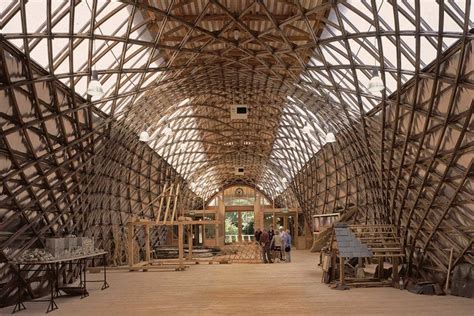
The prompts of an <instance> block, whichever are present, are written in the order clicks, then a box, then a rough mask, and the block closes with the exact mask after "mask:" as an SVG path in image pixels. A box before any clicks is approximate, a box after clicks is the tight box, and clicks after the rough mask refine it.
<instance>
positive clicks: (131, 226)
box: [127, 223, 134, 268]
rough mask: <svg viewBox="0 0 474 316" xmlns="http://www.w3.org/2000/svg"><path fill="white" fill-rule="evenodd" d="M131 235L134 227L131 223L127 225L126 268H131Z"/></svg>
mask: <svg viewBox="0 0 474 316" xmlns="http://www.w3.org/2000/svg"><path fill="white" fill-rule="evenodd" d="M133 234H134V226H133V223H127V241H128V266H129V267H130V268H131V267H133V253H134V251H133V244H134V243H133Z"/></svg>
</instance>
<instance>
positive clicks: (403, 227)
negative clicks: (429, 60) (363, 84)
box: [290, 39, 474, 282]
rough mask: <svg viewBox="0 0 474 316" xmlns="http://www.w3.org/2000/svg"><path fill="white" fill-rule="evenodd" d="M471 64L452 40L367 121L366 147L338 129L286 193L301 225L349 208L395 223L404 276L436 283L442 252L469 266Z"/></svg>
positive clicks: (361, 218) (472, 226) (473, 236)
mask: <svg viewBox="0 0 474 316" xmlns="http://www.w3.org/2000/svg"><path fill="white" fill-rule="evenodd" d="M437 65H439V67H438V66H437ZM473 67H474V54H473V47H472V41H471V40H469V39H466V40H464V41H459V42H458V43H457V44H455V45H454V46H453V47H452V48H451V49H449V50H448V51H447V52H446V53H445V54H443V55H440V56H438V59H437V60H436V61H435V62H433V64H432V65H430V66H428V67H427V68H426V69H424V70H422V71H421V72H417V75H416V76H415V77H414V78H413V79H412V80H411V81H409V82H408V83H407V84H406V85H405V86H403V87H401V89H400V91H399V93H395V94H394V95H392V96H390V97H389V98H388V99H387V100H386V101H385V103H384V104H385V106H384V107H382V105H380V106H379V107H377V108H375V109H374V110H373V111H371V112H369V113H368V114H367V115H366V119H365V121H366V124H367V128H366V129H367V131H368V143H369V147H367V146H365V144H364V141H363V139H362V136H361V135H358V134H357V133H354V129H353V128H344V129H342V130H341V131H340V132H339V133H338V134H337V135H336V139H337V142H336V143H333V144H326V145H325V146H324V148H323V149H322V150H321V151H319V152H318V153H317V154H316V155H315V156H314V157H313V158H312V159H311V160H310V161H309V162H308V163H307V164H306V165H305V166H304V167H303V168H302V170H301V171H300V172H299V174H298V175H297V176H296V177H295V179H294V181H293V183H292V184H291V186H290V188H291V189H293V191H294V192H295V194H296V196H297V197H298V200H299V202H300V204H301V207H302V208H303V209H304V211H305V214H306V218H307V220H309V221H310V220H311V216H312V215H313V214H322V213H331V212H337V211H345V210H348V209H350V208H352V207H356V208H357V209H358V214H357V215H356V217H355V221H357V222H363V223H364V222H367V223H393V224H396V225H397V226H398V227H399V230H400V233H401V235H402V237H403V245H404V247H405V249H406V252H407V263H408V268H409V269H410V271H411V273H413V274H416V273H418V272H419V273H420V274H422V275H423V276H425V277H432V278H434V279H435V280H437V281H439V282H444V278H445V277H446V271H447V268H448V262H449V252H450V249H451V247H452V248H453V251H454V260H453V263H454V264H456V263H459V262H463V261H466V262H470V263H471V264H472V263H474V253H473V240H474V203H473V194H474V191H473V184H474V181H473V157H474V153H473V150H472V148H473V141H474V134H473V121H472V111H473V108H474V103H473V94H472V91H473V82H474V81H473V79H474V77H473ZM382 122H383V124H382ZM355 130H357V129H355ZM382 135H383V136H384V137H383V138H382V137H381V136H382ZM364 147H365V148H368V149H367V150H364ZM310 223H311V221H310Z"/></svg>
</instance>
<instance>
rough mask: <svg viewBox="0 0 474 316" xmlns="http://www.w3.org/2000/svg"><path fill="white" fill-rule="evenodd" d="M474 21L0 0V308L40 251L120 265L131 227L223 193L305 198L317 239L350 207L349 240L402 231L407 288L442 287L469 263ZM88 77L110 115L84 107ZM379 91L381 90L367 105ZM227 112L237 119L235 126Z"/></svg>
mask: <svg viewBox="0 0 474 316" xmlns="http://www.w3.org/2000/svg"><path fill="white" fill-rule="evenodd" d="M471 12H472V7H471V1H470V0H465V1H453V0H441V1H437V2H434V1H433V3H429V1H408V0H407V1H376V0H371V1H369V0H363V1H355V0H352V1H351V0H347V1H339V0H332V1H325V0H294V1H291V0H241V1H233V0H163V1H157V0H136V1H126V0H125V1H116V2H108V1H107V2H106V1H98V0H87V1H80V0H77V1H76V0H75V1H51V0H49V1H38V2H35V1H30V2H28V1H23V0H22V1H2V3H1V4H0V17H1V20H0V90H1V94H0V109H1V111H0V127H1V139H0V172H1V174H2V187H1V188H2V191H1V192H0V246H1V249H0V250H1V251H0V276H1V277H0V298H1V299H0V301H1V302H2V304H8V303H9V302H11V299H12V297H13V296H14V295H15V293H16V283H15V282H16V281H15V280H16V278H15V275H16V271H15V268H14V266H13V265H11V264H10V262H11V260H12V259H14V258H16V257H18V256H20V255H21V254H22V253H23V252H24V251H25V250H26V249H28V248H30V247H38V246H39V247H40V246H42V244H43V243H44V238H46V237H51V236H61V235H64V234H65V233H75V234H78V235H87V236H92V237H93V238H94V239H95V241H96V245H98V246H99V247H101V248H103V249H106V250H107V251H109V252H111V253H115V254H117V255H116V258H115V259H116V260H117V262H118V263H123V262H125V261H126V256H127V251H126V249H121V250H120V251H118V253H117V249H118V244H119V243H120V244H122V245H126V240H125V239H126V236H125V224H126V223H127V222H128V221H130V220H131V219H132V218H134V217H144V218H147V219H152V220H157V219H156V218H154V216H155V214H158V213H159V212H156V211H157V207H158V206H157V205H156V204H154V203H152V201H155V200H156V199H157V197H158V196H159V195H160V194H161V193H162V191H163V190H164V188H165V186H166V185H170V184H171V183H174V184H176V183H180V186H181V188H182V189H181V193H180V194H181V196H180V201H181V203H182V205H181V208H182V209H195V208H198V207H200V206H202V205H203V203H204V204H205V203H206V202H207V201H209V200H210V199H212V197H213V196H214V195H215V193H216V192H218V191H219V190H222V189H223V188H226V187H229V186H232V185H248V186H251V187H254V188H256V189H258V190H260V191H261V192H262V193H263V194H264V195H265V196H268V197H270V198H272V199H274V200H275V201H276V205H277V206H285V205H288V201H289V200H290V201H297V203H298V204H299V206H300V207H301V209H302V210H303V212H304V216H305V218H306V220H307V223H308V225H310V226H311V225H312V220H311V219H312V215H314V214H324V213H333V212H345V211H346V210H353V209H354V208H355V209H356V210H357V211H356V214H355V216H354V217H353V221H354V222H356V223H371V224H393V225H395V226H396V227H397V229H398V232H399V234H400V236H401V241H402V244H403V248H404V250H405V252H406V263H407V267H408V269H409V271H410V273H411V274H412V275H421V276H423V277H427V278H432V279H435V280H437V281H440V282H441V283H442V282H443V280H444V279H445V278H446V274H447V273H446V272H447V268H448V265H449V256H450V251H451V249H452V253H453V266H455V265H456V264H457V263H460V262H469V263H471V264H473V263H474V254H473V236H474V202H473V194H474V192H473V180H472V169H473V166H472V161H473V147H472V144H473V131H472V110H473V106H474V105H473V86H474V80H473V68H474V59H473V58H474V57H473V46H472V40H473V38H474V35H473V32H472V27H473V23H472V16H471ZM93 70H95V71H96V72H97V74H98V80H99V82H100V83H101V85H102V87H103V89H104V95H103V96H102V97H101V98H91V97H90V96H89V95H88V94H87V87H88V85H89V84H90V82H91V76H92V71H93ZM376 75H378V76H379V77H380V79H381V81H382V82H383V85H384V88H385V89H383V90H382V91H381V92H380V93H370V92H368V89H367V88H368V87H369V85H370V84H371V78H372V77H374V76H376ZM233 104H245V105H246V106H247V107H248V110H249V111H248V119H246V120H232V119H231V117H230V110H231V105H233ZM144 131H146V132H147V133H148V134H151V136H150V137H149V138H150V139H147V141H146V142H143V141H141V140H140V138H139V135H140V133H142V132H144ZM329 132H332V133H334V134H335V136H336V142H334V143H332V142H329V143H327V142H326V134H327V133H329ZM236 168H243V169H244V173H243V174H236V173H235V169H236ZM150 203H151V205H150ZM158 220H159V219H158ZM162 236H164V233H163V231H157V232H155V233H154V235H153V236H152V243H155V244H157V243H159V242H160V238H162ZM138 237H139V238H138V240H139V241H140V240H141V241H140V242H143V240H144V238H143V235H141V236H140V234H139V236H138ZM65 274H67V278H69V279H70V278H73V277H74V275H75V274H74V271H73V272H68V271H66V272H65ZM23 281H24V282H25V283H26V284H28V291H29V292H30V293H37V292H40V291H41V290H42V289H44V288H45V287H46V285H47V283H46V282H47V281H46V280H45V278H44V277H43V276H42V275H30V276H28V279H23Z"/></svg>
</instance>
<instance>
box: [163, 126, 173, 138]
mask: <svg viewBox="0 0 474 316" xmlns="http://www.w3.org/2000/svg"><path fill="white" fill-rule="evenodd" d="M163 135H165V136H171V135H173V130H172V129H171V128H170V127H169V126H166V127H165V128H164V129H163Z"/></svg>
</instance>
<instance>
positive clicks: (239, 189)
mask: <svg viewBox="0 0 474 316" xmlns="http://www.w3.org/2000/svg"><path fill="white" fill-rule="evenodd" d="M235 195H236V196H242V195H244V189H242V188H237V189H235Z"/></svg>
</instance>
